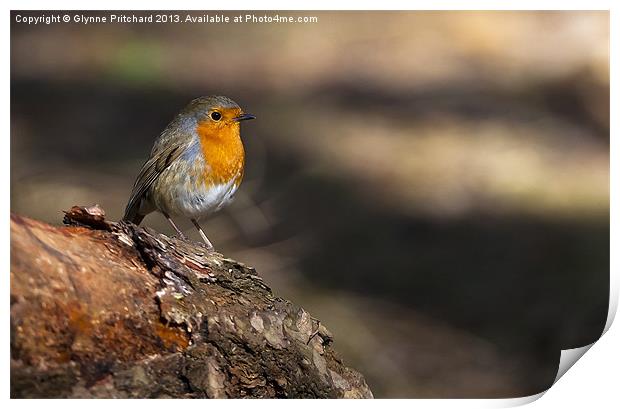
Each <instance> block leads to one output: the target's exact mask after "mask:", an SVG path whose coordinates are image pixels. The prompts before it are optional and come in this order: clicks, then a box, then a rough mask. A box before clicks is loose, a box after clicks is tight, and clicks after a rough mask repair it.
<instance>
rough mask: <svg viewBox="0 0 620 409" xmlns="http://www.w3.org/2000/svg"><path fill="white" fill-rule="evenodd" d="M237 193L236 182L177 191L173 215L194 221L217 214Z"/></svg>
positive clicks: (201, 185) (202, 185)
mask: <svg viewBox="0 0 620 409" xmlns="http://www.w3.org/2000/svg"><path fill="white" fill-rule="evenodd" d="M236 191H237V185H236V184H235V180H234V179H232V180H231V181H230V182H228V183H223V184H217V185H212V186H209V187H207V186H205V185H204V184H200V185H199V186H198V187H197V188H195V189H182V188H181V189H177V192H176V195H175V196H176V197H175V198H174V199H173V206H172V207H174V209H171V210H172V213H173V214H177V215H182V216H185V217H188V218H192V219H199V218H201V217H204V216H207V215H208V214H210V213H214V212H217V211H218V210H220V209H221V208H222V207H223V206H225V205H227V204H228V203H229V202H230V201H231V200H232V198H233V195H234V194H235V192H236Z"/></svg>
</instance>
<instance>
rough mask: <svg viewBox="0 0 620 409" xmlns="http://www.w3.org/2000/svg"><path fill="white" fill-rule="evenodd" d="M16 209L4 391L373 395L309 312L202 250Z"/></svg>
mask: <svg viewBox="0 0 620 409" xmlns="http://www.w3.org/2000/svg"><path fill="white" fill-rule="evenodd" d="M65 224H67V225H68V226H63V227H56V226H51V225H48V224H45V223H42V222H38V221H35V220H31V219H27V218H24V217H21V216H18V215H14V214H12V215H11V396H12V397H14V398H18V397H72V398H81V397H84V398H87V397H101V398H103V397H106V398H107V397H119V398H120V397H123V398H125V397H135V398H138V397H139V398H156V397H177V398H207V397H208V398H224V397H290V398H371V397H372V394H371V392H370V389H369V388H368V386H367V385H366V383H365V381H364V378H363V377H362V375H360V374H359V373H358V372H356V371H354V370H352V369H350V368H347V367H346V366H345V365H344V364H343V363H342V361H341V360H340V359H339V358H338V356H337V355H336V353H335V352H334V350H333V349H332V336H331V335H330V333H329V331H328V330H327V329H326V328H325V327H324V326H323V325H321V323H320V322H319V321H318V320H317V319H315V318H313V317H311V316H310V314H308V313H307V312H306V311H304V309H303V308H300V307H297V306H295V305H293V304H291V303H290V302H289V301H286V300H283V299H281V298H278V297H276V296H274V295H273V293H272V292H271V290H270V289H269V287H268V286H267V285H266V284H265V283H264V282H263V280H262V279H261V277H260V276H259V275H258V274H257V273H256V271H255V270H254V269H253V268H251V267H247V266H245V265H243V264H241V263H239V262H236V261H234V260H230V259H227V258H225V257H223V256H222V255H221V254H218V253H208V252H207V251H206V249H204V248H203V247H201V245H199V244H195V243H188V242H184V241H181V240H177V239H174V238H169V237H167V236H164V235H162V234H159V233H156V232H155V231H153V230H151V229H148V228H142V227H137V226H135V225H133V224H128V223H124V222H118V223H112V222H107V221H106V220H105V217H104V213H103V211H102V210H101V209H100V208H99V207H96V206H93V207H74V208H72V209H71V210H70V211H68V212H66V216H65Z"/></svg>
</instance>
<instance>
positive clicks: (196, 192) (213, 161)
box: [123, 95, 256, 250]
mask: <svg viewBox="0 0 620 409" xmlns="http://www.w3.org/2000/svg"><path fill="white" fill-rule="evenodd" d="M255 118H256V117H255V116H254V115H251V114H247V113H245V112H244V111H243V110H242V109H241V107H240V106H239V105H238V104H237V103H236V102H235V101H233V100H232V99H230V98H228V97H225V96H221V95H211V96H203V97H199V98H196V99H194V100H192V101H191V102H190V103H189V104H188V105H187V106H186V107H185V108H183V109H182V110H181V111H180V112H179V113H178V115H177V116H176V117H175V118H174V119H173V120H172V121H171V122H170V123H169V124H168V126H166V128H165V129H164V130H163V132H162V133H161V134H160V135H159V137H157V139H156V140H155V143H154V144H153V148H152V150H151V154H150V156H149V158H148V159H147V160H146V162H145V163H144V164H143V165H142V168H141V170H140V173H139V174H138V177H137V178H136V181H135V183H134V185H133V189H132V191H131V195H130V197H129V201H128V203H127V206H126V208H125V214H124V216H123V220H125V221H129V222H132V223H134V224H136V225H139V224H140V223H141V222H142V219H144V217H145V216H146V215H148V214H150V213H152V212H154V211H158V212H160V213H161V214H162V215H163V216H164V217H165V218H166V219H167V220H168V222H169V223H170V225H171V226H172V228H173V229H174V230H175V231H176V233H177V234H178V235H179V237H180V238H181V239H183V240H187V237H186V236H185V235H184V234H183V232H182V231H181V230H180V229H179V228H178V227H177V225H176V224H175V222H174V221H173V220H172V216H182V217H185V218H187V219H189V220H191V222H192V224H193V225H194V227H195V228H196V229H197V230H198V233H199V234H200V237H201V238H202V240H203V241H204V243H205V245H206V247H207V249H209V250H213V249H214V247H213V244H212V243H211V241H210V240H209V238H208V237H207V235H206V234H205V232H204V230H203V229H202V227H201V226H200V224H199V220H200V219H202V218H204V217H206V216H208V215H210V214H212V213H214V212H217V211H218V210H220V209H221V208H223V207H224V206H226V205H227V204H229V203H230V202H231V201H232V200H233V197H234V194H235V192H236V191H237V189H238V188H239V185H240V184H241V181H242V179H243V172H244V166H245V152H244V149H243V143H242V141H241V135H240V123H241V122H242V121H246V120H250V119H255Z"/></svg>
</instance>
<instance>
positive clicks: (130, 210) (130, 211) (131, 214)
mask: <svg viewBox="0 0 620 409" xmlns="http://www.w3.org/2000/svg"><path fill="white" fill-rule="evenodd" d="M138 207H139V206H136V204H135V203H131V202H130V203H129V204H128V205H127V208H126V209H125V215H124V216H123V220H125V221H128V222H132V223H134V224H140V222H142V219H144V215H143V214H140V213H138Z"/></svg>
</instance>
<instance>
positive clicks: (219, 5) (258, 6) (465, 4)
mask: <svg viewBox="0 0 620 409" xmlns="http://www.w3.org/2000/svg"><path fill="white" fill-rule="evenodd" d="M5 4H7V5H8V10H10V9H22V10H39V9H40V10H52V9H73V10H100V9H101V10H106V9H107V10H113V9H116V10H131V9H135V10H149V9H150V10H214V9H226V10H243V9H248V10H250V9H254V10H339V9H353V7H355V9H361V10H409V9H418V10H452V9H455V10H459V9H460V10H530V9H532V10H540V9H545V10H551V9H555V10H610V9H611V35H610V43H611V44H615V45H617V44H618V23H619V18H618V12H617V8H613V7H612V2H611V1H597V0H590V1H581V2H578V1H548V0H547V1H532V0H523V1H518V2H517V1H513V2H510V1H454V0H453V1H436V2H432V1H390V0H383V1H376V0H375V1H370V0H357V1H355V2H354V3H353V2H351V1H342V0H341V1H337V0H331V1H327V0H316V1H313V2H306V3H303V4H295V5H292V4H291V3H290V2H287V1H283V0H280V1H263V2H260V3H259V2H257V1H249V0H240V1H236V2H225V3H223V2H221V1H218V2H213V1H210V2H207V1H187V0H177V1H176V2H174V3H170V2H163V1H149V2H129V1H126V0H125V1H118V0H109V1H105V2H104V1H91V2H83V1H75V0H73V1H57V2H55V3H54V4H50V2H45V1H42V0H37V1H32V0H23V1H19V2H18V1H7V2H5ZM8 10H7V12H6V13H5V14H4V19H2V23H1V24H2V32H3V34H4V35H3V41H2V48H3V50H2V51H3V55H4V56H5V59H4V61H5V63H4V65H3V70H4V75H5V77H4V78H5V81H4V82H3V83H2V85H1V86H2V91H3V94H4V98H3V99H2V101H3V109H2V114H1V115H2V118H3V122H2V123H4V129H5V136H4V137H3V138H2V143H3V149H1V150H0V154H1V155H2V160H1V161H0V166H2V168H3V169H2V170H3V172H2V176H1V177H2V180H3V182H4V183H3V185H2V186H3V187H4V189H5V195H4V198H5V200H2V201H1V202H0V203H1V204H0V206H2V207H1V208H0V212H2V214H5V215H7V216H8V214H9V211H10V203H9V200H8V198H9V197H10V190H9V189H10V188H9V183H10V176H9V172H10V165H9V151H10V149H9V135H10V124H9V123H10V122H9V121H10V111H9V103H10V89H9V81H8V78H9V76H10V62H9V59H8V58H6V57H7V56H8V55H9V47H10V24H9V20H10V19H9V13H8ZM617 60H618V59H617V50H616V52H612V53H611V76H612V79H611V84H612V93H611V95H612V98H611V112H612V113H614V112H618V111H617V110H618V103H617V98H618V92H617V91H618V90H617V80H615V78H616V77H615V74H617V72H616V71H617V70H616V68H617V67H618V61H617ZM617 129H618V120H617V116H614V115H612V116H611V135H612V137H611V142H610V143H611V181H612V183H611V249H612V250H613V249H614V248H620V242H619V240H618V233H617V232H618V210H619V208H618V206H619V205H618V203H620V202H619V200H618V199H619V198H618V189H617V186H616V188H614V183H616V185H617V182H618V180H620V178H619V175H618V165H617V164H618V159H619V156H618V155H619V151H618V149H619V145H618V141H617V135H616V130H617ZM1 223H2V231H3V234H2V236H1V240H2V247H1V251H2V254H1V259H2V260H4V263H5V266H6V267H7V268H6V269H5V271H6V272H8V271H9V270H10V264H9V260H10V259H9V257H10V256H9V248H10V245H9V218H8V217H5V218H3V219H2V222H1ZM618 270H619V269H618V257H617V256H616V254H614V252H613V251H612V252H611V294H610V314H609V317H608V322H607V326H606V331H607V333H606V334H605V335H604V336H603V337H602V339H601V340H600V341H598V342H596V343H595V344H594V345H593V346H592V347H591V351H590V352H589V353H588V357H587V358H586V359H582V360H580V361H579V362H577V363H576V364H575V366H576V368H575V369H573V370H570V371H568V373H567V374H566V375H565V376H564V377H562V378H561V379H560V380H559V382H558V383H557V384H556V385H554V386H553V387H552V388H551V389H550V390H549V391H548V392H547V393H546V394H545V397H544V399H540V400H537V401H536V402H535V403H534V404H533V405H535V406H537V407H541V408H546V407H556V406H562V407H583V406H584V405H587V404H589V403H591V402H592V401H598V402H605V404H606V405H605V407H607V406H608V407H615V406H617V404H618V403H620V398H619V396H618V393H616V388H617V380H616V379H617V378H616V376H615V375H616V372H617V368H616V367H615V366H617V365H618V362H620V359H619V355H620V354H619V352H618V346H620V342H618V341H619V337H620V335H618V330H617V328H615V327H611V329H610V326H611V323H612V321H613V317H614V316H615V313H616V310H617V305H618V292H619V291H618V290H619V288H618ZM0 285H1V286H2V292H3V294H5V297H6V298H5V299H4V304H3V305H4V313H3V314H1V320H2V323H1V327H0V328H2V330H3V331H4V337H3V338H4V340H5V342H6V343H5V344H4V345H5V349H4V351H5V353H4V354H3V358H2V361H3V364H4V365H3V366H4V368H5V370H4V371H3V372H2V388H3V390H2V392H3V393H2V395H3V396H4V397H5V399H8V396H9V353H8V350H9V348H8V338H9V314H10V305H9V302H8V300H7V298H8V294H9V274H8V273H5V276H4V280H2V282H1V284H0ZM616 327H617V325H616ZM541 395H542V394H541ZM538 397H540V395H537V396H535V397H529V398H527V397H526V398H519V399H501V400H480V399H473V400H414V401H410V400H389V401H387V402H386V401H381V402H378V401H375V402H371V401H357V402H353V401H337V402H334V401H323V402H321V403H320V404H321V405H328V406H330V405H334V404H338V405H339V406H340V405H344V406H348V405H356V406H358V405H359V406H367V405H372V406H374V405H377V404H380V405H383V404H385V403H389V404H391V405H395V406H405V405H406V406H407V407H409V406H411V405H415V407H423V408H425V407H473V408H480V407H509V406H516V405H522V404H525V403H528V402H530V401H532V400H535V399H537V398H538ZM136 403H138V402H135V401H119V402H115V403H114V405H123V406H124V405H134V404H136ZM10 404H11V405H14V406H30V405H37V406H38V405H45V406H46V407H48V406H49V405H52V406H53V405H56V404H58V405H63V406H74V405H75V406H78V405H79V406H81V405H84V404H88V405H89V406H90V405H94V406H100V405H101V407H103V405H106V406H107V405H109V404H110V402H109V401H104V400H98V401H89V402H88V403H86V402H83V401H66V400H63V401H53V400H45V401H42V400H38V401H11V402H10ZM145 404H148V405H155V406H159V405H162V406H163V405H170V404H173V403H171V402H165V401H149V402H148V403H146V402H145ZM204 404H205V402H201V401H194V402H187V401H186V402H184V403H183V405H204ZM208 404H209V405H215V406H219V405H226V406H227V407H229V406H230V405H233V406H236V405H241V404H251V405H252V406H258V407H265V408H267V407H269V408H274V407H277V406H281V405H282V407H283V405H287V406H288V405H290V404H291V402H284V401H256V400H254V401H251V402H247V403H246V402H241V401H233V402H230V401H228V402H225V401H213V402H209V403H208ZM294 404H295V405H300V406H308V407H309V406H310V405H312V406H314V405H316V404H317V402H315V401H312V400H306V401H299V400H298V401H295V402H294Z"/></svg>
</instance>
